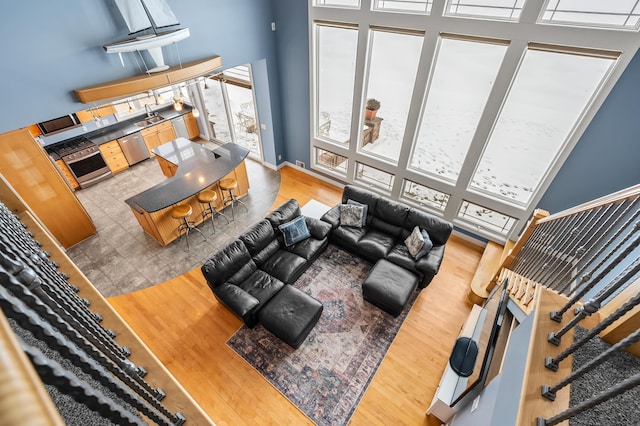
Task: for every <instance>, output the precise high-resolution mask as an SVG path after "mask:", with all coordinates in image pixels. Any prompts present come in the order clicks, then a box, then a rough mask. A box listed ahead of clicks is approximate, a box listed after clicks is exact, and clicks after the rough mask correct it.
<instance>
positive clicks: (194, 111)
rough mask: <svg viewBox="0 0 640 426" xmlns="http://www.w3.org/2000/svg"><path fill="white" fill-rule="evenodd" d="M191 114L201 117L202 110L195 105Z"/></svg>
mask: <svg viewBox="0 0 640 426" xmlns="http://www.w3.org/2000/svg"><path fill="white" fill-rule="evenodd" d="M191 114H193V116H194V117H195V118H198V117H200V110H199V109H198V108H196V107H193V109H192V110H191Z"/></svg>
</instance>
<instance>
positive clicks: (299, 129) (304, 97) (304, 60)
mask: <svg viewBox="0 0 640 426" xmlns="http://www.w3.org/2000/svg"><path fill="white" fill-rule="evenodd" d="M273 5H274V15H275V17H276V25H277V27H276V28H277V29H276V42H277V45H278V69H279V71H280V87H281V88H282V94H281V111H282V116H283V117H286V118H283V121H282V126H283V137H284V140H285V142H286V152H285V157H283V159H285V160H287V161H289V162H291V163H293V164H295V161H296V160H300V161H303V162H304V163H305V164H306V165H307V168H308V166H309V158H310V149H311V148H310V146H309V144H310V140H309V134H310V133H309V128H310V126H311V124H310V123H311V122H310V114H311V112H310V111H311V108H310V103H311V100H310V96H309V30H308V24H307V18H308V16H307V15H308V9H309V8H308V2H307V1H306V0H273Z"/></svg>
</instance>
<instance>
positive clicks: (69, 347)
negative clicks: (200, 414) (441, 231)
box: [0, 268, 184, 426]
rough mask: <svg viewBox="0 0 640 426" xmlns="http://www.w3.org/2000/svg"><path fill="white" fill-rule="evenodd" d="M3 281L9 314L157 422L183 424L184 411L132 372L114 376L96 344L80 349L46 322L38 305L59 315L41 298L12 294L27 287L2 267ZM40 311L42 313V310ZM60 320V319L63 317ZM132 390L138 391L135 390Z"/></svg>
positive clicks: (0, 289) (1, 303)
mask: <svg viewBox="0 0 640 426" xmlns="http://www.w3.org/2000/svg"><path fill="white" fill-rule="evenodd" d="M0 280H2V284H3V286H0V307H1V308H2V310H3V311H4V313H5V315H6V316H7V317H9V318H12V319H14V320H15V321H16V322H18V324H19V325H20V326H21V327H22V328H24V329H25V330H28V331H31V332H32V333H33V334H34V335H35V336H36V337H38V338H39V339H41V340H42V341H43V342H44V343H45V344H47V346H49V347H50V348H51V349H53V350H56V351H57V352H59V353H60V354H61V355H62V356H64V357H65V358H67V359H68V360H69V361H71V362H72V363H73V364H74V365H76V366H77V367H79V368H80V369H81V370H82V371H83V372H85V373H87V374H88V375H89V376H91V377H92V378H94V379H95V380H96V381H98V382H99V383H101V384H102V385H103V386H105V387H107V388H108V389H109V390H111V391H113V392H114V393H115V394H116V395H118V396H119V397H120V398H122V399H123V400H124V401H126V402H127V403H129V404H131V405H132V406H134V407H135V408H136V409H138V410H140V411H141V412H142V413H143V414H144V415H145V416H147V417H149V418H150V419H152V420H153V421H155V422H156V423H158V424H160V425H167V426H171V425H180V424H182V423H183V422H184V417H183V416H182V415H181V414H180V413H176V414H175V415H174V414H173V413H171V412H170V411H169V410H168V409H167V408H166V407H165V406H164V405H162V404H161V403H160V402H159V401H158V400H157V399H156V398H155V397H153V396H152V395H151V394H150V393H149V392H147V390H146V389H145V388H143V387H141V386H139V385H138V383H137V382H135V381H133V380H132V379H131V378H130V377H129V375H127V374H120V373H119V371H118V369H117V368H113V369H112V373H114V374H115V376H116V377H117V379H119V380H116V379H115V378H114V376H113V375H112V374H110V373H109V372H108V371H107V370H105V368H104V367H103V365H110V364H111V365H110V366H111V367H113V363H111V362H110V361H109V359H107V358H106V357H104V356H103V355H102V354H101V353H100V352H98V351H96V350H92V349H91V348H92V347H85V348H82V349H80V348H78V347H77V346H76V345H75V344H74V343H72V342H70V341H68V340H67V339H66V338H65V336H64V335H62V334H61V333H60V332H58V331H57V330H55V329H54V328H53V327H52V326H51V324H49V323H48V322H45V321H43V320H42V319H41V318H40V317H39V316H38V314H36V313H35V311H34V310H32V308H34V307H36V308H40V309H44V310H45V311H48V312H46V314H47V317H51V316H55V314H53V312H52V311H51V310H50V309H49V308H48V307H46V306H45V305H43V304H42V303H41V302H40V301H39V300H38V299H37V298H35V297H33V299H35V301H34V302H35V303H34V305H31V306H28V305H26V304H25V303H24V302H23V301H22V300H20V299H18V298H17V297H14V296H12V295H11V294H10V293H9V291H8V290H7V288H6V287H8V286H12V287H14V288H16V287H19V288H22V289H24V287H22V286H21V285H20V284H18V283H17V282H16V281H17V280H16V279H15V278H14V277H13V276H11V275H9V274H7V273H6V272H5V271H4V270H3V269H1V268H0ZM24 291H25V293H26V292H29V290H26V289H24ZM39 313H40V315H42V312H39ZM49 319H51V318H49ZM57 322H60V321H59V319H58V320H57ZM76 343H77V342H76ZM89 346H90V345H89ZM86 349H89V351H90V352H89V353H91V355H92V356H93V357H94V358H91V357H89V356H88V355H87V353H85V352H84V350H86ZM125 385H126V386H128V387H126V386H125ZM130 389H132V390H133V391H135V393H134V392H133V391H132V390H130ZM139 396H140V397H142V398H144V400H142V399H140V397H139ZM145 400H146V401H145ZM169 419H170V420H169Z"/></svg>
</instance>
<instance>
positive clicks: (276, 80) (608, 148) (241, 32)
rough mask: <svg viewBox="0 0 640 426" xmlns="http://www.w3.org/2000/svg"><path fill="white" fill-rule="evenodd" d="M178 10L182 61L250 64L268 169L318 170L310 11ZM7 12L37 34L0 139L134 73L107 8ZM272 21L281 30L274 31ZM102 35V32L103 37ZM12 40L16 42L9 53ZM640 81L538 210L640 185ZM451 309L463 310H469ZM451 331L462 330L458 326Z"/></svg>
mask: <svg viewBox="0 0 640 426" xmlns="http://www.w3.org/2000/svg"><path fill="white" fill-rule="evenodd" d="M171 6H172V7H173V9H174V12H175V13H176V15H178V16H179V17H180V18H181V20H183V21H184V23H185V24H187V25H188V26H189V27H190V28H192V30H193V33H194V34H193V38H192V40H190V41H189V42H187V43H183V44H181V45H180V56H181V59H182V60H183V61H186V60H190V59H197V58H200V57H203V56H210V55H211V54H219V55H220V56H221V57H222V58H223V63H224V67H231V66H234V65H238V64H244V63H250V64H251V65H252V69H253V73H254V80H255V90H256V101H257V108H258V111H259V115H260V120H261V122H263V123H264V124H266V126H265V127H266V128H265V129H262V130H261V132H262V135H261V136H262V143H263V152H264V161H265V162H266V163H267V164H269V165H271V166H273V167H280V166H282V165H284V164H285V163H289V164H295V162H296V161H302V162H303V163H305V164H307V165H310V164H312V155H311V150H312V147H311V146H310V144H309V142H308V141H309V128H310V122H311V119H310V116H311V112H310V104H311V102H310V97H309V84H310V83H309V79H310V76H309V60H308V58H309V22H308V11H309V5H308V4H307V3H306V2H299V1H282V0H274V1H271V2H261V1H248V0H247V1H238V2H233V3H232V2H213V3H211V2H204V1H199V2H189V3H188V4H179V3H177V4H171ZM3 9H6V12H7V16H8V17H10V18H11V19H8V22H9V25H8V26H6V27H5V29H4V31H6V32H7V33H11V34H22V32H24V28H30V30H29V32H28V33H27V34H24V35H23V37H22V38H21V39H20V40H18V41H16V40H12V39H11V38H9V37H5V38H4V40H5V41H3V44H5V45H4V49H3V50H4V51H5V52H7V55H11V56H10V57H9V61H7V63H6V64H5V66H4V67H3V75H4V76H5V79H7V80H9V81H11V82H13V83H14V84H11V85H9V86H8V87H7V88H6V92H5V93H6V94H7V95H9V96H10V97H11V98H12V99H14V100H18V101H14V105H13V107H12V108H10V109H9V110H8V111H5V113H4V114H3V117H2V118H1V119H0V131H2V132H4V131H9V130H13V129H15V128H16V127H22V126H25V125H28V124H30V123H33V122H37V121H41V120H45V119H49V118H51V117H55V116H59V115H62V114H65V113H68V112H69V111H74V110H77V109H79V106H81V104H79V103H78V102H77V101H75V100H74V99H73V98H72V97H71V96H70V95H69V94H70V92H71V91H72V90H73V89H76V88H78V87H83V86H86V85H90V84H94V83H97V82H103V81H108V80H111V79H114V78H119V77H121V76H124V75H127V74H128V73H129V70H128V69H126V68H124V69H123V68H121V67H120V64H119V61H118V59H117V58H115V57H107V55H105V54H104V52H103V51H101V48H100V45H101V44H103V43H105V42H106V41H108V40H110V39H112V38H113V35H114V34H117V33H118V32H117V30H118V29H117V28H114V26H110V27H109V28H103V27H101V26H96V25H94V24H95V22H96V21H98V20H101V19H102V20H104V21H109V22H110V21H111V20H112V19H111V17H110V16H111V12H112V10H111V9H110V6H109V5H108V3H105V2H103V1H98V0H96V1H93V2H86V3H84V2H83V4H82V5H81V6H80V5H75V6H74V8H72V9H68V10H64V11H59V10H56V6H54V5H48V4H42V5H39V10H38V12H37V13H33V11H31V10H29V8H28V6H26V5H22V4H18V3H16V4H12V5H10V6H3ZM207 12H210V13H207ZM271 22H275V23H276V31H275V32H272V30H271ZM109 25H115V24H111V23H109ZM96 28H98V30H99V31H102V33H96V31H98V30H96ZM9 40H11V41H12V42H13V43H11V44H9V43H10V41H9ZM639 73H640V59H638V58H637V55H636V57H634V59H633V60H630V63H629V65H628V67H627V68H626V70H625V72H624V73H623V74H622V76H621V77H620V79H619V80H618V82H617V83H616V85H615V86H614V87H611V88H610V89H611V92H610V94H609V96H608V97H607V98H606V99H605V100H604V101H603V104H602V107H601V108H600V109H599V111H598V112H597V113H596V114H595V117H594V118H593V120H592V121H591V124H590V125H589V126H588V127H587V128H586V129H585V131H584V133H583V135H582V137H581V138H580V139H579V141H578V142H577V144H576V145H575V147H574V149H573V151H572V152H571V154H570V155H569V156H568V158H567V159H566V161H565V162H564V164H563V165H562V167H561V168H560V169H559V170H558V173H557V175H556V177H555V178H554V179H553V181H552V182H551V184H550V185H549V188H548V189H547V190H546V191H545V192H544V194H543V195H542V198H541V200H540V202H539V203H538V206H539V207H542V208H545V209H547V210H549V211H550V212H557V211H560V210H563V209H564V208H567V207H571V206H574V205H577V204H580V203H581V202H585V201H588V200H591V199H593V198H596V197H599V196H602V195H605V194H608V193H611V192H614V191H616V190H619V189H621V188H625V187H628V186H631V185H633V184H635V183H637V182H638V181H639V175H638V173H639V172H638V168H637V167H636V165H635V161H634V159H635V158H636V157H637V155H634V154H637V151H638V148H637V144H636V143H635V136H636V135H637V134H638V131H639V130H640V129H639V128H638V127H639V126H640V124H638V120H636V119H635V117H634V116H633V114H634V113H635V111H637V110H638V100H637V99H640V97H639V96H638V95H639V93H638V91H639V90H640V89H638V87H637V85H636V84H635V81H637V76H638V74H639ZM294 93H295V94H296V96H293V95H292V94H294ZM595 170H597V173H594V171H595ZM305 179H306V178H305ZM312 198H314V197H312ZM452 253H455V254H452ZM448 254H449V255H450V256H452V257H456V258H460V259H467V261H468V263H469V265H465V266H463V267H462V268H466V267H467V266H471V265H474V262H476V261H477V260H478V259H479V257H475V256H476V255H477V253H475V251H474V250H471V253H467V254H465V252H464V250H461V252H456V250H455V249H453V250H451V251H449V252H448ZM474 259H475V260H474ZM441 278H442V277H441ZM209 296H210V295H209ZM445 299H446V298H445ZM447 300H456V298H455V296H453V297H451V299H447ZM458 300H459V301H461V300H460V299H458ZM450 309H456V310H457V309H460V310H462V311H464V309H465V308H464V305H461V306H460V307H451V308H450ZM443 326H445V327H446V326H450V327H453V328H455V327H457V326H459V323H454V324H447V325H443ZM454 334H455V333H454ZM449 348H450V345H449ZM444 350H445V349H444V346H443V348H442V351H444ZM441 355H443V356H445V355H444V354H441ZM443 359H444V358H443ZM440 367H441V366H440ZM405 373H406V374H407V375H409V374H410V372H405ZM434 374H435V373H434ZM221 386H222V384H221ZM380 392H381V393H382V392H383V391H382V390H381V391H380ZM381 398H382V396H381ZM228 403H229V405H231V406H234V410H237V411H238V412H243V410H245V407H242V405H241V404H240V402H235V403H234V402H228ZM258 414H259V413H257V414H256V415H258ZM284 418H285V419H286V416H285V417H284ZM254 420H256V421H259V419H255V418H254Z"/></svg>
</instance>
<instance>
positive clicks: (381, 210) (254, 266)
mask: <svg viewBox="0 0 640 426" xmlns="http://www.w3.org/2000/svg"><path fill="white" fill-rule="evenodd" d="M353 202H356V203H359V204H360V206H364V205H366V209H367V214H366V221H363V222H361V223H359V224H358V225H359V226H347V225H346V224H344V223H341V206H340V205H338V206H335V207H333V208H332V209H331V210H329V211H328V212H327V213H326V214H325V215H324V216H323V217H322V218H321V219H314V218H309V217H304V216H302V214H301V210H300V206H299V204H298V201H297V200H295V199H291V200H289V201H287V202H286V203H284V204H283V205H281V206H280V207H278V208H277V209H276V210H274V211H273V212H271V213H270V214H269V215H268V216H267V217H266V218H265V219H263V220H261V221H259V222H258V223H256V224H254V225H253V226H252V227H251V228H249V229H248V230H247V231H245V232H244V233H243V234H242V235H240V236H239V237H238V239H236V240H235V241H233V242H232V243H231V244H229V245H227V246H226V247H224V248H223V249H221V250H220V251H218V252H217V253H215V254H214V255H213V256H212V257H211V258H210V259H209V260H207V261H206V262H205V263H204V265H203V266H202V268H201V270H202V274H203V275H204V277H205V278H206V280H207V283H208V285H209V287H210V288H211V290H212V291H213V294H214V295H215V297H216V298H217V299H218V300H219V301H220V302H222V304H223V305H225V306H226V307H227V308H228V309H229V310H230V311H231V312H233V313H234V314H235V315H237V316H238V317H239V318H241V319H242V321H243V322H244V323H245V324H246V325H247V326H248V327H254V326H255V325H256V324H258V323H261V324H262V325H263V326H264V327H265V328H266V329H267V330H269V331H271V332H272V333H273V334H275V335H276V336H278V337H279V338H280V339H282V340H283V341H285V342H287V343H288V344H289V345H291V346H292V347H294V348H297V347H298V346H299V345H300V344H301V343H302V342H303V341H304V339H305V338H306V336H307V335H308V333H309V332H310V331H311V329H312V328H313V326H314V325H315V324H316V322H317V321H318V319H319V318H320V315H321V313H322V309H323V307H322V304H321V303H320V302H319V301H317V300H316V299H314V298H312V297H311V296H309V295H307V294H306V293H303V292H302V291H300V290H298V289H297V288H295V287H293V286H291V283H293V282H295V281H296V280H297V279H298V278H299V277H300V275H302V273H303V272H304V271H305V270H306V269H307V268H308V267H309V265H311V264H312V263H313V262H314V261H315V260H316V259H317V258H318V256H320V254H321V253H322V252H323V251H324V249H325V248H326V247H327V245H328V243H329V240H331V242H333V243H335V244H337V245H339V246H341V247H343V248H345V249H347V250H348V251H350V252H352V253H354V254H356V255H359V256H361V257H363V258H365V259H367V260H369V261H371V262H374V263H375V262H377V263H376V265H375V266H374V268H373V269H372V271H371V273H370V275H369V277H368V278H367V280H365V283H364V284H363V297H364V298H365V299H366V300H369V301H370V302H371V303H373V304H375V305H377V306H378V307H380V308H382V309H384V310H386V311H387V312H389V313H391V314H392V315H398V314H399V313H400V312H401V311H402V310H403V309H404V307H405V305H406V303H407V300H408V299H409V297H410V294H411V293H412V292H413V291H414V290H415V288H416V287H419V288H424V287H426V286H427V285H428V284H429V283H430V282H431V280H432V279H433V277H434V276H435V275H436V274H437V273H438V270H439V268H440V264H441V263H442V258H443V256H444V246H445V243H446V242H447V239H448V238H449V235H451V231H452V226H451V224H450V223H448V222H446V221H444V220H441V219H438V218H436V217H435V216H432V215H430V214H427V213H424V212H422V211H420V210H417V209H414V208H410V207H408V206H406V205H404V204H401V203H398V202H395V201H392V200H389V199H387V198H384V197H381V196H379V195H377V194H375V193H373V192H371V191H367V190H364V189H360V188H357V187H355V186H351V185H347V186H346V187H345V188H344V191H343V195H342V203H343V204H347V203H353ZM358 208H360V207H358ZM362 208H364V207H362ZM345 210H348V209H345ZM301 218H304V219H301ZM298 220H304V223H305V225H306V228H307V230H308V233H307V234H305V238H304V239H302V240H301V241H299V242H294V243H292V242H291V241H288V240H286V239H285V237H284V236H283V234H285V233H284V232H282V231H281V228H282V227H283V226H286V225H287V224H291V223H292V222H294V221H298ZM416 226H417V227H419V228H420V229H422V230H425V231H427V232H428V235H429V238H430V239H431V242H432V243H433V247H432V248H431V250H430V251H428V253H427V254H426V255H424V257H422V258H419V259H418V260H415V258H414V257H413V256H412V255H411V254H410V252H409V251H408V249H407V247H406V246H405V242H404V241H405V239H406V238H407V237H408V236H409V235H410V234H411V232H412V230H413V229H414V228H415V227H416ZM374 271H375V272H374ZM398 280H401V281H402V283H398V282H397V281H398Z"/></svg>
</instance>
